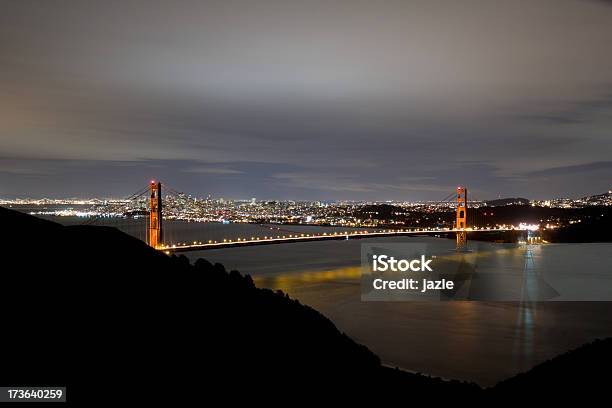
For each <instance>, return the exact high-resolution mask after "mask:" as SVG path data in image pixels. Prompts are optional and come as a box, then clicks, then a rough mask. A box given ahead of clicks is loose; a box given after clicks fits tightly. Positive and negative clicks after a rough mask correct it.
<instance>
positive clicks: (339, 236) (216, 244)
mask: <svg viewBox="0 0 612 408" xmlns="http://www.w3.org/2000/svg"><path fill="white" fill-rule="evenodd" d="M511 230H516V231H524V230H525V229H524V228H516V227H503V228H468V229H466V230H465V231H467V232H468V233H470V232H475V231H480V232H503V231H511ZM458 231H459V230H457V229H450V228H435V229H418V228H417V229H398V230H380V231H350V232H337V231H336V232H333V233H321V234H303V233H295V234H285V235H283V236H277V237H264V238H261V237H253V238H251V239H247V238H236V239H233V240H223V241H208V242H206V243H202V242H198V241H194V243H193V244H186V243H185V244H175V245H162V246H160V247H159V248H157V249H159V250H161V251H164V252H166V253H174V252H187V251H204V250H207V249H221V248H235V247H243V246H254V245H274V244H288V243H294V242H311V241H327V240H343V239H345V240H346V239H362V238H375V237H395V236H411V235H412V236H414V235H432V234H452V233H457V232H458Z"/></svg>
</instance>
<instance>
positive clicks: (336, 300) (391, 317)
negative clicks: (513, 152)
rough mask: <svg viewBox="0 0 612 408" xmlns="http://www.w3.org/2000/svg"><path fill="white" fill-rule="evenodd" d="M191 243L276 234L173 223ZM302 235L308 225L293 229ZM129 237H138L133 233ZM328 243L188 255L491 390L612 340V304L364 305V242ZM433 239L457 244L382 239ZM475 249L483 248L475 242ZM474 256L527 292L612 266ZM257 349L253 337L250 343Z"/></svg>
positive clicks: (545, 255) (608, 247) (394, 353)
mask: <svg viewBox="0 0 612 408" xmlns="http://www.w3.org/2000/svg"><path fill="white" fill-rule="evenodd" d="M167 224H170V225H169V227H170V228H169V231H175V232H176V233H177V234H178V235H180V236H182V237H185V240H190V239H200V240H202V239H217V237H219V236H225V235H227V234H233V235H234V236H241V235H243V234H251V233H256V232H257V231H258V230H259V231H260V233H263V234H266V233H267V231H265V229H262V228H261V227H259V226H251V225H246V226H245V225H232V224H230V225H220V224H215V225H209V224H195V223H178V224H176V225H173V224H172V222H170V223H167ZM290 228H291V229H292V230H300V229H299V228H300V227H293V226H292V227H290ZM128 232H129V231H128ZM373 241H374V240H372V239H368V240H362V241H359V240H356V241H327V242H312V243H297V244H288V245H274V246H261V247H244V248H233V249H219V250H209V251H201V252H192V253H187V254H186V255H187V256H188V257H189V258H191V259H192V260H195V259H197V258H199V257H202V258H205V259H208V260H209V261H211V262H220V263H222V264H224V265H225V266H226V268H227V269H228V270H230V269H237V270H239V271H241V272H242V273H248V274H250V275H251V276H252V277H253V279H254V281H255V283H256V284H257V285H258V286H260V287H268V288H272V289H281V290H283V291H284V292H286V293H288V294H289V295H290V296H292V297H294V298H297V299H298V300H300V302H302V303H304V304H307V305H309V306H312V307H313V308H315V309H317V310H318V311H320V312H321V313H323V314H324V315H325V316H327V317H328V318H330V319H331V320H332V321H333V322H334V323H335V324H336V326H337V327H338V328H339V329H340V330H341V331H344V332H346V333H347V334H348V335H349V336H351V337H352V338H353V339H355V340H356V341H358V342H360V343H362V344H365V345H366V346H368V348H370V349H371V350H372V351H374V352H375V353H376V354H378V355H379V356H380V357H381V359H382V360H383V361H384V362H386V363H389V364H391V365H395V366H399V367H403V368H406V369H408V370H411V371H419V372H424V373H428V374H432V375H438V376H442V377H446V378H459V379H464V380H471V381H476V382H479V383H480V384H482V385H492V384H494V383H495V382H497V381H499V380H501V379H503V378H507V377H510V376H512V375H514V374H516V373H517V372H520V371H524V370H526V369H529V368H530V367H532V366H533V365H535V364H537V363H539V362H542V361H544V360H546V359H549V358H552V357H554V356H556V355H559V354H561V353H563V352H566V351H567V350H569V349H571V348H575V347H578V346H579V345H581V344H583V343H585V342H588V341H592V340H593V339H595V338H598V337H606V336H611V335H612V302H530V301H525V302H485V301H478V302H474V301H453V302H362V301H361V291H360V273H361V271H360V248H361V242H373ZM376 242H377V243H379V242H381V243H382V242H394V243H397V242H411V243H415V242H418V243H426V244H427V245H428V247H429V248H433V249H434V250H435V251H436V252H437V253H439V254H444V253H446V255H443V256H448V257H449V258H453V257H457V256H458V255H457V254H455V253H452V252H451V250H452V248H453V245H454V242H453V241H452V240H446V239H436V238H377V239H376ZM472 244H474V243H472ZM483 245H485V246H487V248H489V249H490V250H489V251H481V252H477V253H474V254H471V255H470V256H473V257H477V259H478V263H479V264H482V265H487V267H488V268H492V269H494V270H496V271H499V272H501V273H503V274H516V273H520V274H522V276H523V278H524V279H525V281H524V282H523V285H522V288H523V290H527V291H529V292H531V291H534V290H536V289H538V286H537V285H539V282H538V281H537V280H535V279H532V275H530V273H529V272H530V270H531V269H533V268H534V266H536V265H537V267H539V268H545V269H547V270H551V271H559V272H563V270H564V268H580V262H579V261H578V260H579V259H581V258H585V257H586V259H589V262H590V264H589V265H591V266H592V268H589V269H588V270H585V271H584V273H588V274H595V275H597V274H602V273H606V272H608V271H609V270H610V265H612V259H611V257H612V244H566V245H561V246H557V245H547V246H533V247H530V250H529V251H528V252H527V253H526V252H525V250H524V249H517V248H516V247H515V246H504V245H492V244H483ZM244 341H245V344H248V338H245V339H244Z"/></svg>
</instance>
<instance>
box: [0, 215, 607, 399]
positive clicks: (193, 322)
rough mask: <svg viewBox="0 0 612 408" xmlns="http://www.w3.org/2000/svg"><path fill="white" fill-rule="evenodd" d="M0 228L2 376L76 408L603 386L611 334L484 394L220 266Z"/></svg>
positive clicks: (83, 237) (100, 230)
mask: <svg viewBox="0 0 612 408" xmlns="http://www.w3.org/2000/svg"><path fill="white" fill-rule="evenodd" d="M0 225H2V232H3V234H2V239H1V242H0V244H1V248H2V263H1V271H2V273H1V278H2V285H1V288H2V289H1V293H0V299H1V300H0V306H1V307H2V317H3V322H4V326H3V331H2V337H1V340H0V345H1V346H2V350H3V351H4V353H3V355H2V360H1V363H0V385H28V384H29V385H57V386H59V385H67V386H68V395H69V399H70V402H71V403H72V404H73V405H76V406H91V405H93V404H105V405H107V406H108V405H109V404H112V405H116V404H119V403H122V404H126V403H128V404H129V403H130V402H131V403H132V404H131V405H150V403H151V402H156V403H159V402H166V404H165V405H171V406H174V405H181V404H180V403H181V402H186V401H188V400H195V401H198V402H207V401H211V399H212V398H213V397H221V398H223V401H224V402H227V401H229V400H232V399H238V398H245V397H246V398H249V399H251V400H260V401H264V402H267V403H274V402H276V403H279V402H281V403H283V402H284V403H285V404H286V405H291V404H292V403H293V402H296V401H298V400H301V399H304V398H323V397H324V396H325V398H327V397H328V396H329V395H332V396H334V397H339V398H342V399H343V400H344V401H345V402H346V401H354V400H363V399H367V400H371V399H377V400H378V401H379V402H380V401H384V400H389V399H397V400H402V401H405V402H408V401H413V400H414V399H415V398H416V395H417V394H418V395H422V396H427V397H428V398H433V399H434V400H435V401H438V402H439V401H440V400H447V401H458V400H461V401H462V402H467V403H469V402H473V401H476V400H481V399H483V398H486V397H490V398H494V399H496V400H497V399H498V397H503V398H504V399H508V398H511V397H517V396H520V395H522V394H523V392H524V391H525V390H527V389H532V388H534V387H535V384H539V385H540V387H541V386H543V385H549V386H554V382H549V381H548V379H550V378H555V379H557V378H562V379H563V380H564V381H565V382H571V381H575V383H576V384H579V386H580V387H581V388H580V390H575V389H574V388H572V387H566V388H562V389H559V390H557V393H558V396H562V397H563V396H565V395H566V394H573V393H574V392H578V391H580V392H588V393H590V394H596V393H597V392H600V393H603V391H604V389H603V388H600V387H599V385H598V383H597V382H595V381H593V379H594V378H596V375H597V372H598V370H599V369H601V368H602V367H605V368H607V367H609V366H610V363H612V359H611V358H610V350H611V349H612V346H611V345H610V341H606V342H601V343H597V344H596V345H595V346H591V347H590V348H589V347H586V348H585V349H586V350H591V351H590V352H589V351H587V352H586V354H585V352H584V351H582V352H581V353H582V354H575V356H576V357H575V358H569V359H567V357H565V356H564V357H563V360H559V361H557V360H554V361H553V362H554V364H552V363H551V364H552V365H542V366H540V367H538V368H536V369H534V370H532V371H531V372H529V373H528V374H526V375H524V376H520V377H517V378H515V379H512V380H510V381H507V382H504V383H502V384H501V385H500V386H498V387H495V388H494V389H493V390H488V391H486V392H485V391H483V390H481V389H480V388H479V387H477V386H475V385H471V384H465V383H460V382H456V381H442V380H439V379H433V378H429V377H425V376H420V375H415V374H410V373H406V372H402V371H398V370H392V369H389V368H385V367H383V366H381V364H380V360H379V358H378V357H377V356H376V355H374V354H373V353H372V352H371V351H369V350H368V349H367V348H365V347H364V346H361V345H359V344H357V343H355V342H354V341H353V340H351V339H350V338H349V337H347V336H346V335H344V334H343V333H341V332H339V331H338V330H337V329H336V327H335V326H334V325H333V324H332V323H331V322H330V321H329V320H328V319H326V318H325V317H324V316H322V315H321V314H320V313H318V312H317V311H315V310H313V309H312V308H310V307H307V306H304V305H301V304H300V303H299V302H297V301H295V300H292V299H290V298H289V297H287V296H286V295H284V294H282V293H280V292H272V291H270V290H266V289H258V288H256V287H255V286H254V285H253V282H252V280H251V279H250V277H249V276H242V275H240V274H239V273H238V272H236V271H231V272H229V273H228V272H227V271H225V269H224V268H223V266H221V265H218V264H216V265H211V264H210V263H208V262H207V261H204V260H198V261H197V262H196V263H195V264H193V265H191V264H190V263H189V262H188V260H187V259H186V258H184V257H169V256H166V255H164V254H162V253H160V252H157V251H154V250H153V249H151V248H149V247H148V246H146V245H145V244H144V243H142V242H141V241H138V240H136V239H134V238H132V237H130V236H127V235H125V234H123V233H121V232H119V231H118V230H116V229H113V228H105V227H91V226H89V227H85V226H73V227H64V226H61V225H59V224H56V223H52V222H48V221H44V220H41V219H38V218H34V217H31V216H28V215H25V214H21V213H18V212H14V211H11V210H8V209H4V208H0ZM577 353H578V352H577ZM570 355H574V354H573V353H570ZM585 355H587V356H588V357H589V358H584V359H583V357H582V356H585ZM575 367H578V368H580V371H576V370H575ZM551 373H552V374H551ZM589 384H590V385H592V386H591V387H589ZM288 392H292V393H293V397H287V396H286V395H287V393H288ZM328 392H331V394H327V393H328ZM281 395H285V397H283V398H282V399H279V398H281V397H280V396H281Z"/></svg>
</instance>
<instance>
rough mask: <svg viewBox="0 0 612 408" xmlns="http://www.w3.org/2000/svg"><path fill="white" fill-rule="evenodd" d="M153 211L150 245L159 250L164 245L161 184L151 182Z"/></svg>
mask: <svg viewBox="0 0 612 408" xmlns="http://www.w3.org/2000/svg"><path fill="white" fill-rule="evenodd" d="M149 187H150V190H151V209H150V214H149V245H150V246H152V247H153V248H158V247H159V246H160V245H161V243H162V195H161V183H160V182H155V181H151V184H150V186H149Z"/></svg>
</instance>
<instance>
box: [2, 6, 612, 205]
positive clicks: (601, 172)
mask: <svg viewBox="0 0 612 408" xmlns="http://www.w3.org/2000/svg"><path fill="white" fill-rule="evenodd" d="M179 3H180V4H178V3H174V2H173V3H172V4H169V3H164V2H156V1H147V2H139V1H121V2H113V1H111V2H104V3H100V2H98V3H96V2H89V1H78V2H76V1H75V2H70V1H67V2H62V3H61V5H57V4H50V3H46V2H35V1H20V2H11V3H10V4H8V5H7V6H6V7H5V10H4V11H3V13H2V15H1V16H0V34H1V35H2V37H3V38H5V41H3V42H2V43H1V44H0V66H1V67H2V68H1V69H0V89H2V92H1V93H0V115H2V116H1V119H2V120H0V152H1V153H0V197H1V198H5V199H10V198H16V197H33V196H36V197H51V198H60V197H122V196H125V195H127V194H129V193H131V192H132V190H133V187H134V186H138V185H141V184H142V182H143V180H149V179H151V178H159V179H161V180H167V181H169V182H170V183H171V184H172V185H173V186H174V187H175V188H177V189H180V190H182V191H185V192H188V193H190V194H193V195H196V196H206V195H207V194H213V195H214V196H217V197H227V198H232V199H249V198H250V197H258V198H261V199H278V200H357V201H386V200H396V201H423V200H436V199H439V198H441V197H443V196H445V195H446V192H448V191H452V189H453V188H456V186H457V185H466V186H467V187H468V189H470V191H471V192H472V193H473V194H474V195H475V196H476V197H477V198H478V199H482V200H485V199H495V198H498V197H502V198H504V197H526V198H529V199H549V198H558V197H570V198H579V197H583V196H588V195H592V194H600V193H604V192H606V191H609V190H610V180H612V161H610V159H609V156H610V152H611V151H612V138H610V135H609V129H611V128H612V54H611V53H610V52H609V44H610V43H612V24H610V22H611V21H612V5H611V3H610V2H606V1H599V0H592V1H591V0H587V1H578V0H562V1H551V0H540V1H535V2H527V3H524V4H523V3H521V4H519V3H512V4H508V3H507V2H491V1H477V0H473V1H468V2H461V4H458V2H452V1H448V2H430V1H413V2H390V3H385V4H378V5H374V4H371V3H370V2H361V1H331V2H330V1H327V2H276V1H259V2H235V3H231V4H230V3H227V2H217V1H206V2H189V1H185V2H179ZM255 3H256V4H255Z"/></svg>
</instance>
